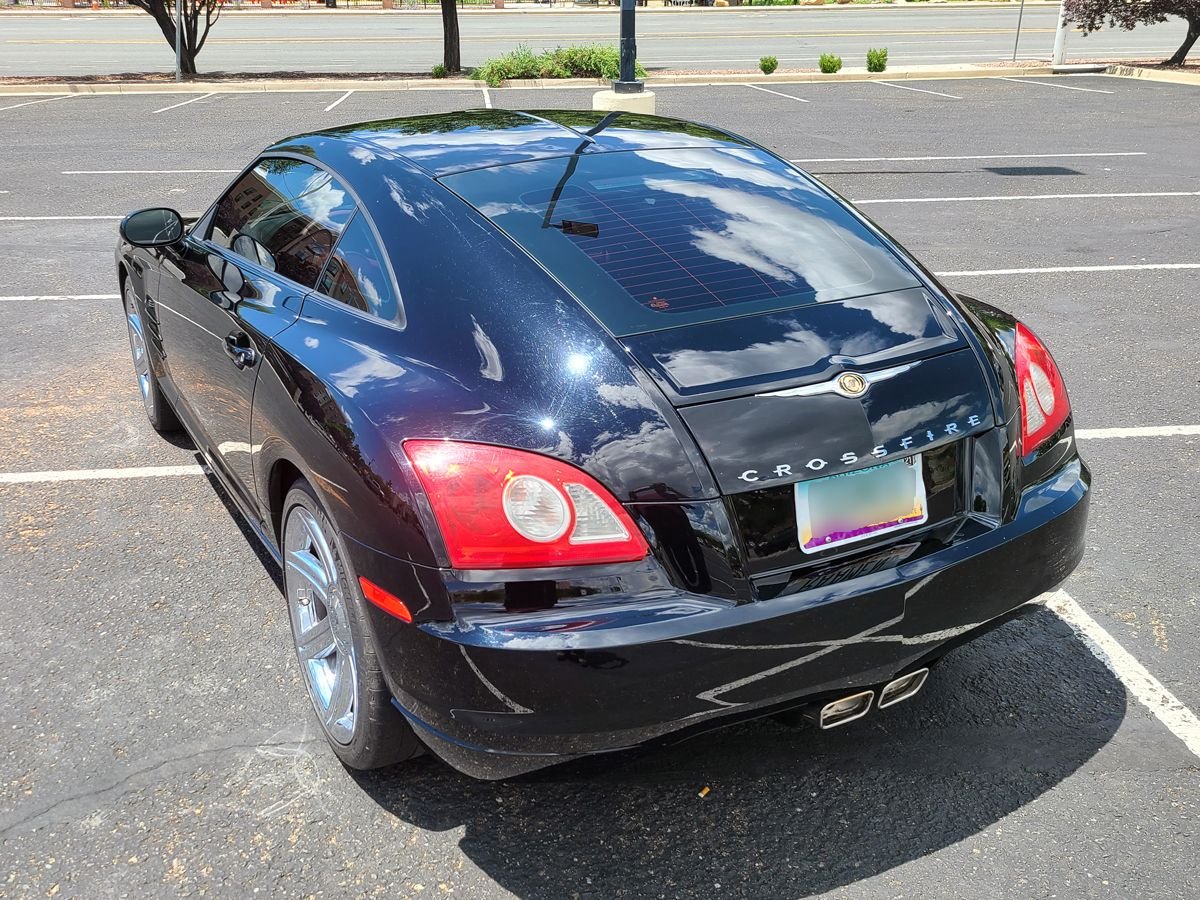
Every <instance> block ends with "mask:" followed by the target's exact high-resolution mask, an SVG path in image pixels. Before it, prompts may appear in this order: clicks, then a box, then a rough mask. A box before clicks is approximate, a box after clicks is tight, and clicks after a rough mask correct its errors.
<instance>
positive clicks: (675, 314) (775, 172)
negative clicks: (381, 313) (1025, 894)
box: [442, 148, 918, 335]
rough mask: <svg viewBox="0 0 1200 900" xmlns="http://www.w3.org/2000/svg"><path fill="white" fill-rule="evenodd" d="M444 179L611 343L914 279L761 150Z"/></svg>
mask: <svg viewBox="0 0 1200 900" xmlns="http://www.w3.org/2000/svg"><path fill="white" fill-rule="evenodd" d="M442 182H443V183H444V184H446V185H447V186H448V187H450V188H451V189H452V190H454V191H456V192H457V193H458V194H460V195H461V196H463V197H464V198H465V199H466V200H467V201H468V202H470V203H471V204H472V205H474V206H475V207H476V208H478V209H479V210H480V212H482V213H483V214H484V215H485V216H487V217H488V218H490V219H491V220H492V221H493V222H495V223H496V224H497V225H498V226H500V227H501V228H503V229H504V230H505V231H507V232H508V233H509V234H510V235H511V236H512V237H513V238H514V239H515V240H516V241H517V242H518V243H520V244H522V245H523V246H524V247H525V248H526V249H528V250H529V251H530V252H531V253H532V254H533V256H534V257H535V258H536V259H538V260H539V261H541V262H542V263H543V264H544V265H545V266H546V267H547V268H549V269H550V271H551V272H553V273H554V274H555V275H556V276H557V277H558V278H559V279H560V280H561V281H562V282H563V283H564V284H566V285H567V287H568V288H570V289H571V290H572V292H573V293H574V294H575V295H576V296H577V297H579V298H580V300H582V301H583V302H584V303H585V304H586V305H587V306H588V307H589V308H590V309H591V310H592V312H593V313H594V314H595V315H596V316H597V317H598V318H600V319H601V321H603V322H604V323H605V324H606V325H607V326H608V327H609V328H610V329H612V330H613V331H614V332H615V333H616V334H618V335H624V334H634V333H638V332H644V331H656V330H659V329H662V328H669V327H671V326H673V325H681V324H688V323H692V322H710V321H715V320H718V319H724V318H729V317H731V316H741V315H746V314H749V313H754V312H765V311H770V310H780V309H788V308H792V307H796V306H801V305H804V304H807V303H818V302H825V301H830V300H845V299H848V298H851V297H860V296H865V295H868V294H877V293H880V292H883V291H893V290H899V289H902V288H908V287H915V286H917V285H918V282H917V280H916V279H915V277H914V276H913V275H912V273H911V272H909V271H908V270H907V269H906V268H904V266H902V265H901V264H900V262H899V260H897V259H896V257H895V256H894V255H893V254H892V253H891V252H890V251H889V250H888V249H887V248H886V247H885V246H884V245H883V244H882V243H880V241H878V240H877V239H876V238H875V237H874V235H872V234H871V233H870V232H869V231H868V230H867V229H866V228H865V227H863V226H862V225H861V224H860V223H859V222H858V220H857V219H855V218H854V216H852V215H851V214H850V213H849V212H847V211H846V210H845V209H843V208H842V206H841V205H840V204H838V203H837V202H836V201H835V200H834V199H833V198H832V197H830V196H829V195H828V194H826V193H825V192H824V191H823V190H821V189H820V188H819V187H817V186H815V185H814V184H812V183H811V182H810V181H809V180H807V179H806V178H804V177H803V176H801V175H800V174H799V173H797V172H796V171H794V170H792V169H791V168H790V167H788V166H787V165H785V164H784V163H782V162H780V161H779V160H777V159H775V158H774V157H772V156H770V155H768V154H766V153H763V152H761V151H758V150H740V149H739V150H718V149H708V148H698V149H681V150H654V151H636V152H627V153H596V154H591V155H588V154H582V155H579V156H575V157H571V158H559V159H553V160H543V161H538V162H526V163H517V164H514V165H509V166H496V167H493V168H489V169H479V170H476V171H471V172H464V173H461V174H458V175H451V176H448V177H445V178H443V179H442Z"/></svg>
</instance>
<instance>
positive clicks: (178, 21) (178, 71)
mask: <svg viewBox="0 0 1200 900" xmlns="http://www.w3.org/2000/svg"><path fill="white" fill-rule="evenodd" d="M1022 1H1024V0H1022ZM175 80H176V82H182V80H184V0H175Z"/></svg>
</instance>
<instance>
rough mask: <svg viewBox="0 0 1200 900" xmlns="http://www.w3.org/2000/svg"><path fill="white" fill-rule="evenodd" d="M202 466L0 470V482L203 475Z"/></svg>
mask: <svg viewBox="0 0 1200 900" xmlns="http://www.w3.org/2000/svg"><path fill="white" fill-rule="evenodd" d="M203 474H204V467H203V466H199V465H190V466H131V467H129V468H125V469H66V470H63V471H59V472H0V484H50V483H54V482H60V481H115V480H123V479H127V478H173V477H178V476H181V475H203Z"/></svg>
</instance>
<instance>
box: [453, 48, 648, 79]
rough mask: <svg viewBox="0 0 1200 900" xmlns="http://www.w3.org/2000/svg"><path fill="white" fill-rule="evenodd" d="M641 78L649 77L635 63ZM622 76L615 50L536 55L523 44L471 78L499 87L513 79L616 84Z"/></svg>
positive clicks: (569, 50) (563, 50)
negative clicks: (589, 80) (593, 80)
mask: <svg viewBox="0 0 1200 900" xmlns="http://www.w3.org/2000/svg"><path fill="white" fill-rule="evenodd" d="M634 72H635V73H636V75H637V77H638V78H645V77H646V70H645V69H644V68H643V67H642V64H641V63H636V62H635V63H634ZM620 73H621V55H620V53H619V52H618V51H617V48H616V47H602V46H595V45H591V44H585V45H581V46H575V47H557V48H555V49H554V50H543V51H542V52H541V53H534V52H533V51H532V50H530V49H529V48H528V47H526V46H525V45H524V44H521V45H519V46H518V47H517V49H516V50H513V51H511V52H509V53H505V54H504V55H503V56H496V57H493V58H492V59H489V60H488V61H487V62H485V63H484V64H483V65H481V66H479V67H478V68H477V69H475V70H474V71H473V72H472V73H471V77H472V78H474V79H477V80H479V81H485V82H487V84H488V86H489V87H499V86H500V83H501V82H503V81H509V80H511V79H514V78H607V79H609V80H613V79H615V78H617V77H619V76H620Z"/></svg>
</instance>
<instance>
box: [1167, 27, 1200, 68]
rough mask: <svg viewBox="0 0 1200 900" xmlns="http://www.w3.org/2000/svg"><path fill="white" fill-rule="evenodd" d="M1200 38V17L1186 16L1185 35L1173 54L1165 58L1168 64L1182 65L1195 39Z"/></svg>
mask: <svg viewBox="0 0 1200 900" xmlns="http://www.w3.org/2000/svg"><path fill="white" fill-rule="evenodd" d="M1197 38H1200V18H1195V19H1193V18H1190V17H1189V18H1188V32H1187V37H1185V38H1184V39H1183V43H1182V44H1181V45H1180V47H1179V49H1178V50H1176V51H1175V55H1174V56H1172V57H1171V58H1170V59H1168V60H1167V62H1166V65H1168V66H1182V65H1183V63H1184V60H1186V59H1187V55H1188V52H1189V51H1190V50H1191V49H1192V45H1193V44H1194V43H1196V39H1197Z"/></svg>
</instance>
